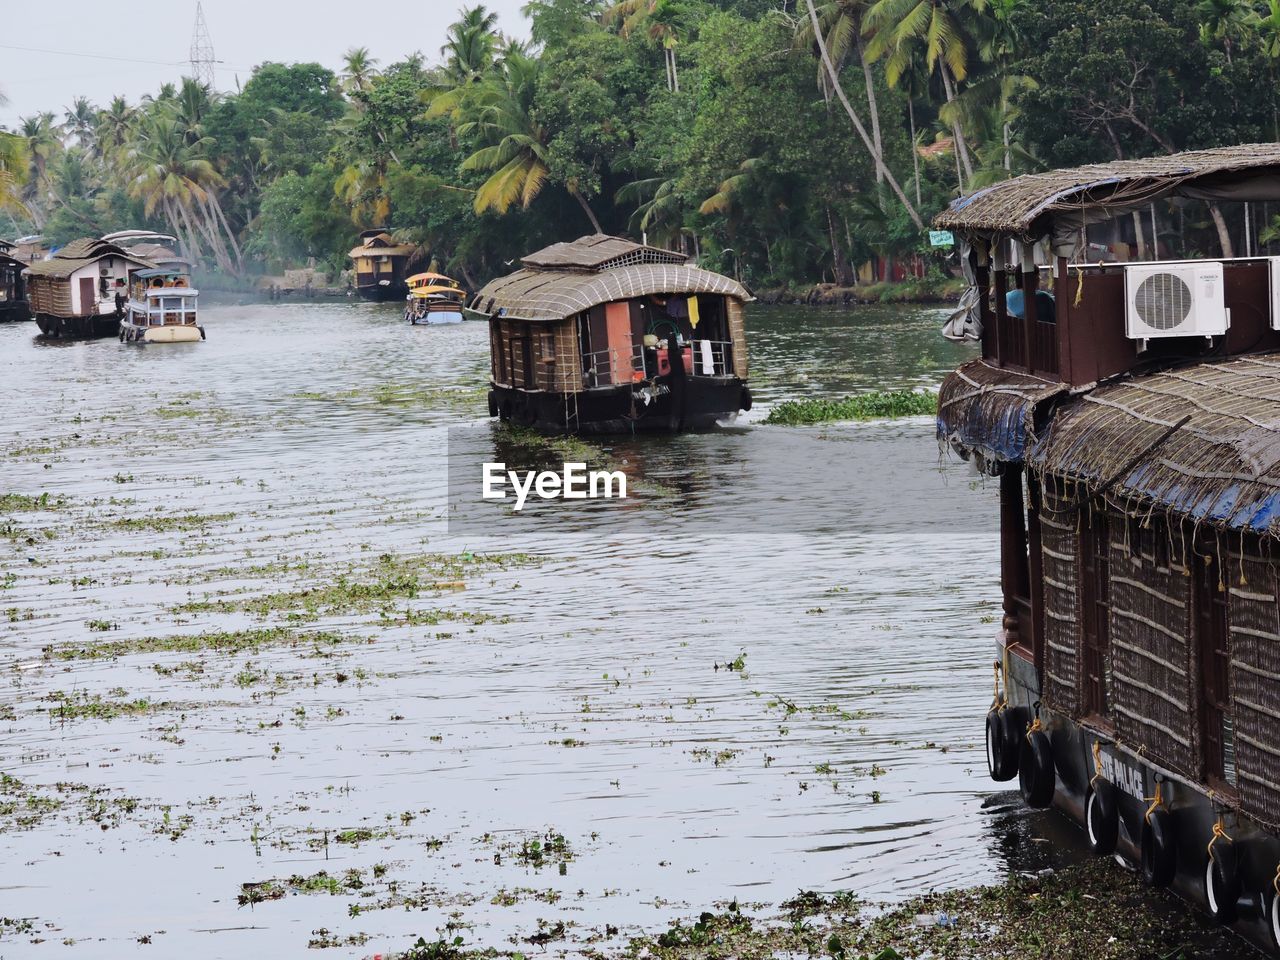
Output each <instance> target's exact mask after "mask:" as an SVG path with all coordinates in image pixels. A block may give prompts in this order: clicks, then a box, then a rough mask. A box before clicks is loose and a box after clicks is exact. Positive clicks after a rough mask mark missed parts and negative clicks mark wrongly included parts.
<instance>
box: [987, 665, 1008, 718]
mask: <svg viewBox="0 0 1280 960" xmlns="http://www.w3.org/2000/svg"><path fill="white" fill-rule="evenodd" d="M991 668H992V672H993V673H994V674H995V676H994V678H993V681H992V682H993V685H994V687H995V693H994V695H993V697H992V700H991V709H992V710H1003V709H1004V708H1005V707H1007V706H1008V705H1009V697H1008V695H1007V694H1003V693H1001V692H1000V661H999V660H994V661H992V663H991Z"/></svg>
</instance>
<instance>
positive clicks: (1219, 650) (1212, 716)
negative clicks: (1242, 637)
mask: <svg viewBox="0 0 1280 960" xmlns="http://www.w3.org/2000/svg"><path fill="white" fill-rule="evenodd" d="M1220 562H1221V557H1220V556H1219V555H1218V554H1217V550H1216V546H1215V545H1214V544H1213V542H1212V541H1205V542H1202V543H1201V544H1200V545H1199V549H1198V550H1197V551H1196V557H1195V584H1194V589H1195V600H1194V602H1195V633H1196V637H1195V639H1196V646H1197V652H1198V655H1199V657H1200V677H1201V685H1200V692H1201V696H1200V731H1201V739H1202V742H1203V744H1204V751H1203V753H1204V776H1205V779H1206V780H1207V781H1209V782H1214V781H1218V782H1234V780H1235V770H1234V767H1235V764H1234V761H1233V755H1234V753H1235V750H1234V743H1233V738H1232V728H1231V672H1230V666H1231V633H1230V630H1229V629H1228V621H1227V593H1226V590H1223V589H1219V582H1220V579H1221V574H1222V571H1221V570H1220V569H1219V564H1220Z"/></svg>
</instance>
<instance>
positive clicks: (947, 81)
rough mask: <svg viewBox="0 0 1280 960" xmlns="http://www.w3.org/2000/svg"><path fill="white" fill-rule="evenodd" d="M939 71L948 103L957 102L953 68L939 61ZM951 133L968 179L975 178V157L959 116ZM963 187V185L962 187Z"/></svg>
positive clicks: (952, 126)
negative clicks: (971, 153) (966, 140)
mask: <svg viewBox="0 0 1280 960" xmlns="http://www.w3.org/2000/svg"><path fill="white" fill-rule="evenodd" d="M938 72H939V73H941V74H942V89H943V90H945V91H946V93H947V103H955V100H956V85H955V81H954V80H952V78H951V70H950V69H949V68H948V67H947V65H946V63H939V65H938ZM951 135H952V136H953V137H955V140H956V154H957V155H958V156H959V158H960V165H961V166H962V167H963V168H964V175H965V178H966V181H968V180H972V179H973V159H972V158H971V157H970V156H969V147H968V146H967V145H966V143H965V139H964V129H963V128H962V127H961V126H960V119H959V118H958V117H957V118H956V121H955V123H953V124H952V125H951ZM961 189H963V187H962V188H961Z"/></svg>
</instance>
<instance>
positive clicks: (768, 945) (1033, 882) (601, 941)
mask: <svg viewBox="0 0 1280 960" xmlns="http://www.w3.org/2000/svg"><path fill="white" fill-rule="evenodd" d="M753 906H754V907H755V908H754V909H753V908H749V907H747V906H744V905H740V904H739V903H738V901H737V900H734V901H731V902H728V903H720V904H716V905H715V908H714V909H713V910H707V911H704V912H702V913H701V914H700V915H699V916H698V917H696V918H688V919H681V920H675V921H672V922H671V923H670V925H669V926H668V928H667V929H666V930H664V931H662V932H660V933H654V934H646V935H642V936H632V937H630V938H628V939H627V940H625V942H623V943H622V944H620V945H617V946H615V945H614V944H613V943H612V940H613V939H614V937H615V936H617V931H616V928H612V927H610V928H608V929H607V930H606V931H605V936H604V937H598V936H597V935H595V934H593V935H592V936H591V937H589V938H588V944H589V945H585V946H583V947H582V951H581V955H582V956H585V957H588V958H591V960H641V958H644V960H717V958H723V957H734V958H736V960H773V958H776V957H813V958H827V960H910V958H916V957H935V958H946V960H1028V958H1032V957H1052V958H1053V960H1134V958H1143V960H1146V958H1152V960H1155V958H1160V960H1191V958H1193V957H1194V958H1205V957H1214V956H1219V957H1220V956H1226V954H1225V953H1223V952H1222V949H1221V948H1222V942H1221V939H1220V937H1221V934H1220V931H1217V930H1216V929H1215V928H1213V927H1211V926H1209V924H1208V922H1207V920H1206V919H1205V918H1203V917H1201V916H1199V915H1198V914H1197V913H1195V912H1193V911H1190V910H1187V909H1186V906H1185V904H1184V903H1183V902H1182V901H1180V900H1179V899H1178V898H1177V897H1176V896H1174V895H1173V894H1170V893H1167V892H1165V891H1154V892H1153V891H1151V890H1149V889H1148V888H1146V887H1145V886H1144V885H1143V884H1142V883H1141V882H1140V881H1139V880H1138V878H1137V876H1136V875H1134V874H1133V873H1131V872H1129V871H1126V870H1124V869H1123V868H1121V867H1120V866H1118V865H1117V864H1116V863H1114V862H1113V861H1111V860H1109V859H1104V860H1091V861H1088V862H1086V863H1082V864H1078V865H1075V866H1069V867H1066V868H1064V869H1061V870H1045V871H1042V872H1040V873H1036V874H1029V875H1028V874H1015V875H1011V876H1010V877H1008V878H1007V879H1006V880H1004V881H1003V882H1000V883H995V884H991V885H987V886H977V887H971V888H967V889H961V890H955V891H950V892H946V893H928V894H924V895H921V896H917V897H912V898H911V899H909V900H906V901H905V902H903V903H900V904H897V905H893V906H887V907H885V906H877V905H874V904H868V903H866V902H864V901H863V900H861V899H860V898H859V897H858V896H857V895H856V894H854V893H848V892H844V893H834V894H820V893H815V892H813V891H801V892H799V893H798V894H797V895H796V896H795V897H793V898H792V899H790V900H788V901H786V902H784V903H782V904H780V905H779V908H780V910H781V912H780V913H777V914H774V915H768V914H764V913H763V911H762V910H760V909H758V908H759V905H753ZM570 937H571V934H570V933H569V930H568V928H567V926H566V924H565V923H564V922H563V921H560V922H555V923H552V922H547V921H540V927H539V931H538V933H535V934H533V935H532V936H530V937H528V938H526V941H527V942H528V943H529V944H530V945H531V946H530V947H528V948H522V949H515V950H496V949H492V948H488V949H472V948H468V947H467V946H466V944H465V940H464V939H463V938H462V937H460V936H458V937H453V938H451V939H438V940H435V941H429V940H427V939H426V938H421V939H420V940H419V941H418V942H417V943H416V944H415V945H414V946H412V947H410V948H409V949H407V950H405V951H403V952H401V953H391V954H387V955H386V956H387V957H388V960H479V958H490V957H493V958H496V957H507V958H512V960H528V958H529V957H532V956H536V955H538V954H539V953H540V952H541V950H542V949H544V948H545V947H546V945H548V944H549V943H552V942H554V941H565V940H569V941H570V943H571V942H572V941H571V939H570ZM1215 940H1216V941H1217V943H1218V947H1219V948H1218V949H1217V950H1215V949H1214V946H1213V943H1214V941H1215ZM605 941H609V942H607V943H606V942H605ZM1231 946H1232V947H1234V944H1232V945H1231Z"/></svg>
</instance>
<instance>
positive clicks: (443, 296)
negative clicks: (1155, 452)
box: [404, 273, 466, 326]
mask: <svg viewBox="0 0 1280 960" xmlns="http://www.w3.org/2000/svg"><path fill="white" fill-rule="evenodd" d="M408 284H409V295H408V297H406V298H405V299H406V303H405V310H404V318H405V319H406V320H408V321H409V323H410V324H413V325H414V326H423V325H427V324H438V323H461V322H462V320H463V316H462V310H463V301H464V300H465V297H466V294H465V292H464V291H463V289H462V287H461V286H460V285H459V284H458V281H456V280H453V279H451V278H450V277H446V276H445V275H444V274H442V273H419V274H415V275H414V276H412V277H410V278H409V280H408Z"/></svg>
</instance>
